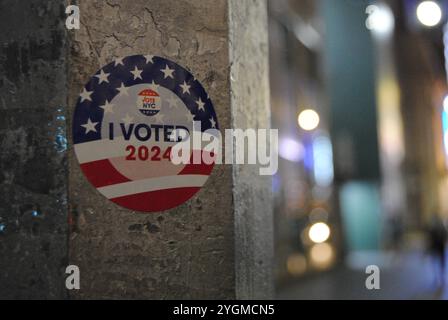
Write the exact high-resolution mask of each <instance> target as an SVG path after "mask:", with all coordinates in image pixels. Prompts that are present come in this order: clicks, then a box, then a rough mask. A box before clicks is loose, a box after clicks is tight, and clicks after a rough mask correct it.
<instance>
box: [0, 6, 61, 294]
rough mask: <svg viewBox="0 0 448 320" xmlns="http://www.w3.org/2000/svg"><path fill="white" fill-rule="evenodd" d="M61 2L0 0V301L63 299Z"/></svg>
mask: <svg viewBox="0 0 448 320" xmlns="http://www.w3.org/2000/svg"><path fill="white" fill-rule="evenodd" d="M63 2H64V1H54V0H51V1H50V0H30V1H15V0H2V1H0V150H1V152H0V194H1V196H0V270H1V272H0V298H1V299H11V298H16V299H25V298H26V299H36V298H41V299H53V298H64V297H66V296H67V295H66V292H65V285H64V284H65V279H64V271H65V267H66V266H67V223H66V221H67V207H66V206H67V201H66V198H67V192H66V180H67V179H66V174H67V164H66V153H65V150H66V137H65V131H66V130H65V112H66V110H65V100H66V85H67V81H66V71H65V53H66V51H65V40H64V39H65V28H64V21H65V18H64V7H63V6H62V4H63Z"/></svg>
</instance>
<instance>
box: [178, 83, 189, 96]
mask: <svg viewBox="0 0 448 320" xmlns="http://www.w3.org/2000/svg"><path fill="white" fill-rule="evenodd" d="M180 87H181V88H182V91H183V92H182V93H183V94H185V93H188V94H190V86H189V85H188V84H187V83H186V82H185V81H184V83H183V84H181V85H180Z"/></svg>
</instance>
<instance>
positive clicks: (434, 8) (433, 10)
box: [417, 1, 442, 27]
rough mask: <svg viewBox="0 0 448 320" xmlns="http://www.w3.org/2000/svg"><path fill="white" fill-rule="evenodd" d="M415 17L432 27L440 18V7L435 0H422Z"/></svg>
mask: <svg viewBox="0 0 448 320" xmlns="http://www.w3.org/2000/svg"><path fill="white" fill-rule="evenodd" d="M417 18H418V20H419V21H420V23H421V24H423V25H424V26H427V27H434V26H436V25H438V24H439V22H440V20H441V19H442V9H441V8H440V6H439V5H438V4H437V2H435V1H423V2H422V3H420V4H419V5H418V7H417Z"/></svg>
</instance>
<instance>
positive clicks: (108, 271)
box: [69, 0, 235, 299]
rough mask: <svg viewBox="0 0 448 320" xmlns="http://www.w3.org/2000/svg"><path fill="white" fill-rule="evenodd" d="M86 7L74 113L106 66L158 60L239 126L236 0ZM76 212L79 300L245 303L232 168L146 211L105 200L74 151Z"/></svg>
mask: <svg viewBox="0 0 448 320" xmlns="http://www.w3.org/2000/svg"><path fill="white" fill-rule="evenodd" d="M80 10H81V29H80V30H78V31H75V32H72V33H71V35H72V41H71V61H70V71H71V77H70V83H71V85H70V99H69V101H70V102H71V103H70V109H71V111H73V108H74V105H75V101H76V98H77V96H78V94H79V92H80V91H81V88H82V86H83V85H84V84H85V83H86V82H87V81H88V79H89V77H90V76H92V75H93V74H94V73H95V72H96V71H97V70H98V69H99V68H100V67H101V66H103V65H104V64H106V63H108V62H110V61H112V60H113V59H115V58H116V57H121V56H126V55H132V54H154V55H159V56H163V57H167V58H169V59H170V60H173V61H175V62H177V63H178V64H180V65H182V66H184V67H186V68H189V69H190V71H191V72H192V73H193V75H194V76H195V77H196V78H197V79H198V80H199V81H200V82H201V83H202V85H203V86H204V88H205V89H206V90H207V92H208V93H209V95H210V98H211V99H212V101H213V104H214V106H215V110H216V112H217V115H218V120H219V123H220V126H221V128H229V127H230V125H231V123H230V110H229V105H230V97H229V71H228V59H229V58H228V45H227V41H228V23H227V3H226V1H224V0H207V1H196V0H188V1H174V0H168V1H147V0H133V1H112V0H108V1H106V2H105V1H80ZM105 17H108V18H105ZM69 132H71V130H70V131H69ZM70 211H71V215H72V217H73V219H72V220H73V222H74V225H73V226H72V228H71V229H72V232H71V235H70V262H71V263H73V264H76V265H78V266H79V267H80V270H81V290H79V291H78V292H74V293H73V295H72V296H73V297H74V298H154V299H165V298H192V299H200V298H209V299H217V298H234V297H235V272H234V240H233V239H234V230H233V223H234V218H233V205H232V169H231V167H230V166H215V169H214V170H213V173H212V175H211V176H210V178H209V179H208V181H207V183H206V184H205V185H204V187H203V188H202V189H201V191H200V192H199V193H198V194H196V195H195V196H194V197H193V198H192V199H191V200H190V201H188V202H186V203H185V204H183V205H181V206H179V207H177V208H175V209H173V210H169V211H166V212H160V213H152V214H141V213H136V212H131V211H129V210H127V209H123V208H121V207H118V206H117V205H115V204H114V203H112V202H110V201H108V200H107V199H105V198H104V197H103V196H102V195H100V194H99V193H98V192H97V191H96V190H95V188H94V187H92V186H91V185H90V184H89V183H88V182H87V180H86V179H85V178H84V176H83V175H82V173H81V172H80V168H79V165H78V163H77V161H76V158H75V156H74V153H73V151H72V150H71V151H70Z"/></svg>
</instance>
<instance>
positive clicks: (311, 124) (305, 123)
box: [298, 109, 320, 131]
mask: <svg viewBox="0 0 448 320" xmlns="http://www.w3.org/2000/svg"><path fill="white" fill-rule="evenodd" d="M298 122H299V126H300V127H301V128H302V129H303V130H306V131H311V130H314V129H316V128H317V126H318V125H319V122H320V118H319V115H318V114H317V112H316V111H314V110H311V109H306V110H303V111H302V112H301V113H300V114H299V118H298Z"/></svg>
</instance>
